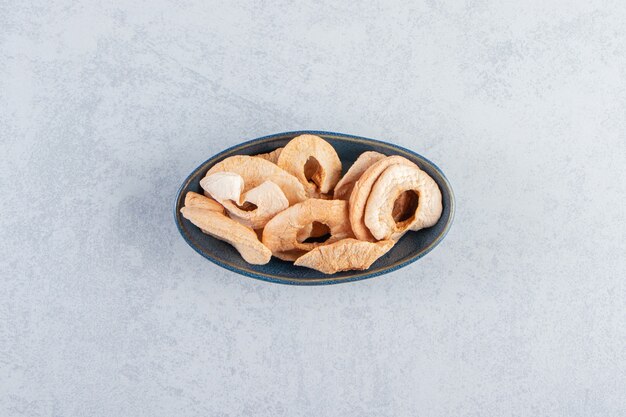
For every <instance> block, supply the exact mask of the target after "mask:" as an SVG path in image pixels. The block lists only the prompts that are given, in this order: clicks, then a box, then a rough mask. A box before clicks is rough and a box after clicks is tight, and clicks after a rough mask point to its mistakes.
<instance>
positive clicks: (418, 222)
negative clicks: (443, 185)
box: [364, 165, 443, 240]
mask: <svg viewBox="0 0 626 417" xmlns="http://www.w3.org/2000/svg"><path fill="white" fill-rule="evenodd" d="M406 191H414V192H415V193H416V194H417V196H418V202H417V208H416V209H415V212H414V214H413V215H412V216H411V217H409V218H408V219H406V220H404V221H401V222H396V219H394V217H393V207H394V202H395V201H396V200H397V199H398V197H400V195H402V194H403V193H405V192H406ZM442 210H443V206H442V203H441V191H440V190H439V187H438V186H437V183H436V182H435V181H434V180H433V179H432V178H431V177H430V176H429V175H428V174H426V173H425V172H424V171H422V170H420V169H419V168H417V167H412V166H406V165H392V166H390V167H388V168H387V169H385V170H384V171H383V172H382V174H381V175H380V176H379V177H378V180H376V183H375V184H374V186H373V187H372V191H371V193H370V195H369V197H368V199H367V206H366V208H365V216H364V221H365V225H366V226H367V227H368V229H369V230H370V232H371V233H372V235H373V236H374V238H376V239H392V240H398V239H399V238H400V237H402V235H403V234H404V233H406V232H407V231H408V230H420V229H422V228H425V227H431V226H433V225H434V224H435V223H437V221H438V220H439V218H440V217H441V212H442Z"/></svg>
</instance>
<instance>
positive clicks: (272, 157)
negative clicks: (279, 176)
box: [254, 148, 283, 164]
mask: <svg viewBox="0 0 626 417" xmlns="http://www.w3.org/2000/svg"><path fill="white" fill-rule="evenodd" d="M282 150H283V148H276V149H274V150H273V151H272V152H267V153H260V154H257V155H254V156H255V157H256V158H263V159H265V160H266V161H270V162H271V163H273V164H275V163H277V162H278V157H279V156H280V153H281V152H282Z"/></svg>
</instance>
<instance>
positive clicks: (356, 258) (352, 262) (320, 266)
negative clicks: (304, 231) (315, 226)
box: [294, 239, 395, 274]
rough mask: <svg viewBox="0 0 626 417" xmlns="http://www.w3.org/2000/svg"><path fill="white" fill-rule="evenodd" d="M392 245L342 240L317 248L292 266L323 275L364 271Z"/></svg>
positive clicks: (385, 242)
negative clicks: (316, 271) (315, 271)
mask: <svg viewBox="0 0 626 417" xmlns="http://www.w3.org/2000/svg"><path fill="white" fill-rule="evenodd" d="M394 243H395V242H394V241H393V240H381V241H379V242H376V243H372V242H365V241H362V240H357V239H343V240H339V241H337V242H335V243H331V244H329V245H324V246H318V247H317V248H315V249H313V250H311V251H310V252H308V253H306V254H304V255H302V256H301V257H299V258H298V259H296V261H295V262H294V265H297V266H305V267H307V268H311V269H316V270H318V271H320V272H322V273H324V274H334V273H336V272H340V271H350V270H364V269H367V268H369V267H370V266H371V265H372V264H373V263H374V262H375V261H376V260H377V259H378V258H380V257H381V256H383V255H384V254H385V253H387V252H388V251H389V250H390V249H391V248H392V247H393V245H394Z"/></svg>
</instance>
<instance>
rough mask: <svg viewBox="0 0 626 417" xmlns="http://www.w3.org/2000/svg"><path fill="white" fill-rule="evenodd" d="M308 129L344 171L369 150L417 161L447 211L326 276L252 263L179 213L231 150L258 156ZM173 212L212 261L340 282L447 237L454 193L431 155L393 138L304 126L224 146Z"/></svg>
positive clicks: (308, 280) (277, 278) (268, 277)
mask: <svg viewBox="0 0 626 417" xmlns="http://www.w3.org/2000/svg"><path fill="white" fill-rule="evenodd" d="M305 133H308V134H313V135H317V136H320V137H322V138H324V139H325V140H326V141H328V142H329V143H330V144H331V145H332V146H333V147H334V148H335V150H336V151H337V154H339V157H340V158H341V162H342V165H343V171H344V173H345V172H346V171H347V169H348V168H349V167H350V166H351V165H352V163H353V162H354V161H355V160H356V158H357V157H358V156H359V155H360V154H361V153H363V152H365V151H377V152H380V153H383V154H385V155H401V156H403V157H405V158H407V159H409V160H411V161H413V162H414V163H416V164H417V165H418V166H419V167H420V169H422V170H423V171H426V172H427V173H428V175H430V176H431V177H432V178H433V179H434V180H435V181H436V182H437V184H438V185H439V188H440V189H441V194H442V197H443V213H442V215H441V218H440V219H439V221H438V222H437V224H436V225H435V226H433V227H430V228H428V229H422V230H420V231H417V232H408V233H406V234H405V235H404V236H403V237H402V238H401V239H400V240H399V241H398V242H397V243H396V245H395V246H394V247H393V248H392V249H391V250H390V251H389V252H387V254H385V255H383V256H382V257H381V258H379V259H378V260H377V261H376V262H374V264H373V265H372V266H371V267H370V268H369V269H368V270H365V271H345V272H339V273H336V274H332V275H325V274H322V273H321V272H318V271H316V270H313V269H308V268H304V267H299V266H295V265H293V263H291V262H285V261H281V260H279V259H277V258H274V257H273V258H272V260H271V261H270V262H269V263H268V264H266V265H250V264H248V263H247V262H245V261H244V260H243V259H242V258H241V256H240V255H239V253H238V252H237V251H236V250H235V249H234V248H233V247H232V246H230V245H229V244H227V243H225V242H222V241H220V240H218V239H215V238H213V237H211V236H209V235H206V234H204V233H202V232H201V231H200V229H199V228H198V227H196V226H194V225H193V224H192V223H191V222H190V221H189V220H187V219H185V218H184V217H183V216H182V215H181V213H180V209H181V208H182V207H183V205H184V199H185V194H186V193H187V191H195V192H197V193H202V188H201V187H200V180H201V179H202V178H203V177H204V175H205V174H206V172H207V171H208V170H209V168H211V167H212V166H213V165H215V164H216V163H218V162H219V161H221V160H222V159H224V158H227V157H229V156H233V155H255V154H259V153H265V152H270V151H273V150H274V149H276V148H278V147H281V146H285V144H286V143H287V142H289V141H290V140H291V139H293V138H294V137H296V136H298V135H302V134H305ZM174 217H175V219H176V226H178V230H179V231H180V234H181V235H182V236H183V238H184V239H185V240H186V241H187V243H188V244H189V245H190V246H191V247H192V248H193V249H194V250H195V251H196V252H198V253H199V254H200V255H202V256H204V257H205V258H206V259H208V260H210V261H211V262H213V263H215V264H217V265H219V266H221V267H223V268H226V269H228V270H230V271H233V272H236V273H238V274H241V275H245V276H247V277H251V278H256V279H260V280H264V281H269V282H276V283H281V284H292V285H323V284H337V283H341V282H349V281H357V280H361V279H366V278H373V277H376V276H379V275H382V274H386V273H388V272H392V271H395V270H396V269H399V268H402V267H404V266H407V265H408V264H410V263H412V262H415V261H416V260H418V259H420V258H421V257H423V256H424V255H426V254H427V253H428V252H430V251H431V250H433V248H434V247H435V246H437V245H438V244H439V243H440V242H441V241H442V239H443V238H444V237H445V235H446V233H447V232H448V230H449V229H450V226H451V224H452V220H453V219H454V194H453V192H452V187H450V183H449V182H448V180H447V179H446V177H445V176H444V174H443V172H441V170H440V169H439V168H438V167H437V166H436V165H435V164H433V163H432V162H430V161H429V160H428V159H426V158H424V157H423V156H421V155H419V154H417V153H415V152H413V151H410V150H408V149H404V148H402V147H400V146H397V145H392V144H390V143H386V142H382V141H378V140H374V139H367V138H363V137H359V136H352V135H346V134H343V133H332V132H320V131H309V130H306V131H297V132H285V133H278V134H275V135H270V136H264V137H261V138H258V139H254V140H251V141H248V142H244V143H242V144H240V145H237V146H233V147H232V148H229V149H226V150H225V151H223V152H220V153H218V154H217V155H215V156H213V157H212V158H210V159H208V160H207V161H205V162H203V163H202V164H201V165H200V166H199V167H198V168H196V169H194V170H193V172H192V173H191V174H190V175H189V176H188V177H187V179H186V180H185V181H184V182H183V184H182V185H181V187H180V189H179V190H178V194H177V195H176V203H175V205H174Z"/></svg>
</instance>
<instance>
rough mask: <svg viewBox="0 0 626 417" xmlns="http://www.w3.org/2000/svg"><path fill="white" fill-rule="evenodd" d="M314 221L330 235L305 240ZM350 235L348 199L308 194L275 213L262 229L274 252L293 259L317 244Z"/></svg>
mask: <svg viewBox="0 0 626 417" xmlns="http://www.w3.org/2000/svg"><path fill="white" fill-rule="evenodd" d="M314 222H319V223H322V224H325V225H326V226H328V229H329V234H330V237H329V238H328V240H326V241H325V242H304V239H305V238H306V234H307V233H310V232H311V230H312V229H313V227H312V226H311V225H312V224H313V223H314ZM303 231H304V232H303ZM303 233H304V235H303ZM349 237H353V234H352V230H351V229H350V222H349V221H348V203H347V201H343V200H321V199H316V198H311V199H308V200H305V201H303V202H302V203H298V204H295V205H293V206H291V207H289V208H288V209H286V210H284V211H282V212H280V213H278V214H277V215H276V216H274V218H273V219H272V220H270V221H269V222H268V223H267V224H266V225H265V228H264V229H263V239H262V241H263V244H264V245H265V246H267V247H268V248H269V249H270V250H271V251H272V254H273V255H274V256H276V257H278V258H280V259H283V260H286V261H293V260H295V259H297V258H299V257H300V256H302V255H303V254H304V253H306V252H308V251H310V250H311V249H314V248H316V247H317V246H321V245H325V244H329V243H332V242H335V241H337V240H341V239H345V238H349Z"/></svg>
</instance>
